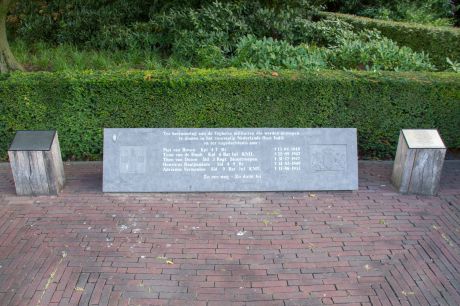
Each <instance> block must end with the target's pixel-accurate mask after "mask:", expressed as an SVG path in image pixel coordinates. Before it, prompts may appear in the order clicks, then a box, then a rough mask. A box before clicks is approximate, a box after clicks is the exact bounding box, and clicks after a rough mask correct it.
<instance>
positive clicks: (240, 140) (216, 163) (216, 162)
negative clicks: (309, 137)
mask: <svg viewBox="0 0 460 306" xmlns="http://www.w3.org/2000/svg"><path fill="white" fill-rule="evenodd" d="M299 135H300V133H299V132H294V131H292V132H289V131H288V132H286V131H261V130H258V131H193V132H185V131H163V136H164V137H172V138H175V139H173V140H172V141H169V143H174V144H175V146H174V147H172V146H168V147H163V148H162V171H163V172H175V173H180V172H184V173H187V172H199V173H203V179H205V180H231V179H244V180H246V179H251V180H257V179H262V176H263V172H264V171H263V170H266V169H264V166H265V165H263V164H262V161H261V156H260V155H261V153H262V154H267V153H268V154H271V155H270V160H271V162H270V164H269V165H268V166H269V167H270V168H271V169H269V170H273V171H283V172H289V171H300V170H301V165H302V162H301V159H302V149H301V147H299V146H285V147H282V146H275V147H273V148H272V150H271V151H270V152H260V150H253V148H258V147H260V146H261V145H263V146H273V145H274V144H277V143H279V142H283V141H284V140H285V139H286V138H287V137H296V136H299ZM178 144H179V145H181V146H178ZM241 147H244V149H243V148H241ZM270 172H271V171H270Z"/></svg>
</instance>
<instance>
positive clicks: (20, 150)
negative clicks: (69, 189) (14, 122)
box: [8, 131, 65, 196]
mask: <svg viewBox="0 0 460 306" xmlns="http://www.w3.org/2000/svg"><path fill="white" fill-rule="evenodd" d="M8 156H9V159H10V165H11V170H12V172H13V177H14V184H15V186H16V193H17V194H18V195H33V196H35V195H57V194H58V193H59V192H60V191H61V189H62V188H63V186H64V182H65V176H64V166H63V164H62V157H61V149H60V147H59V140H58V134H57V132H56V131H17V132H16V135H15V137H14V140H13V142H12V143H11V146H10V148H9V150H8Z"/></svg>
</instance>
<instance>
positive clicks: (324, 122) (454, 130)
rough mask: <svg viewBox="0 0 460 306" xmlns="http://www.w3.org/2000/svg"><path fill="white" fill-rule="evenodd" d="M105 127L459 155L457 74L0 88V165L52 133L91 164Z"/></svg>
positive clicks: (62, 80)
mask: <svg viewBox="0 0 460 306" xmlns="http://www.w3.org/2000/svg"><path fill="white" fill-rule="evenodd" d="M104 127H356V128H357V129H358V133H359V150H360V154H361V157H362V158H388V157H390V156H392V155H393V154H394V153H395V146H396V142H397V138H398V135H399V130H400V129H401V128H438V129H439V130H440V133H441V135H442V137H443V138H444V140H445V142H446V144H447V145H448V146H449V147H451V148H459V147H460V137H459V131H460V74H453V73H394V72H393V73H370V72H345V71H321V72H309V73H306V72H305V73H300V72H292V71H284V72H280V73H279V75H278V74H274V75H272V74H271V73H270V72H260V71H259V72H257V71H244V70H233V69H232V70H190V71H167V70H165V71H155V72H154V71H148V72H146V71H124V72H80V73H76V72H72V73H48V72H41V73H14V74H11V75H10V76H8V77H2V78H1V79H0V159H2V160H6V158H7V154H6V151H7V147H8V145H9V144H10V142H11V141H12V138H13V136H14V132H15V130H23V129H57V130H58V131H59V138H60V142H61V148H62V152H63V156H64V158H66V159H69V158H71V159H78V160H83V159H100V158H101V154H102V142H103V141H102V129H103V128H104Z"/></svg>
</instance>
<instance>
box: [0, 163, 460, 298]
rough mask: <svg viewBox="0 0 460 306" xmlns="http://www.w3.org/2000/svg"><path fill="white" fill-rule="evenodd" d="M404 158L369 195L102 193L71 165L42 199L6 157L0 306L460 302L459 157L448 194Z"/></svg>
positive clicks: (372, 168) (94, 172) (373, 178)
mask: <svg viewBox="0 0 460 306" xmlns="http://www.w3.org/2000/svg"><path fill="white" fill-rule="evenodd" d="M391 166H392V165H391V163H388V162H361V163H360V189H359V191H357V192H330V193H326V192H321V193H320V192H318V193H307V192H298V193H291V192H290V193H191V194H103V193H102V192H101V184H102V182H101V180H102V169H101V168H102V167H101V163H72V164H68V165H66V167H65V171H66V174H67V179H68V182H67V186H66V188H65V189H64V192H63V193H62V194H61V195H60V196H58V197H37V198H32V197H17V196H15V194H14V186H13V180H12V176H11V173H10V170H9V166H8V164H0V305H78V304H80V305H139V304H147V305H208V306H211V305H218V306H225V305H266V306H270V305H286V306H288V305H289V306H290V305H292V306H294V305H322V304H347V305H459V304H460V162H458V161H449V162H447V163H446V164H445V171H444V173H443V179H442V183H441V184H442V187H441V192H440V195H439V196H438V197H418V196H407V195H399V194H398V193H396V192H395V189H394V188H393V187H391V185H390V183H389V176H390V173H391Z"/></svg>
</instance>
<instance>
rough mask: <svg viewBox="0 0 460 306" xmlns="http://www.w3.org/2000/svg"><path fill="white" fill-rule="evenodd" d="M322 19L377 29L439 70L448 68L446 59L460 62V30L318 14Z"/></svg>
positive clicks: (337, 14)
mask: <svg viewBox="0 0 460 306" xmlns="http://www.w3.org/2000/svg"><path fill="white" fill-rule="evenodd" d="M320 15H321V16H323V17H329V18H339V19H341V20H343V21H346V22H348V23H351V24H352V25H353V26H354V27H355V28H356V29H357V30H363V29H377V30H379V31H380V32H382V34H383V35H384V36H386V37H388V38H390V39H392V40H393V41H395V42H397V43H398V44H399V45H400V46H407V47H410V48H411V49H412V50H414V51H417V52H421V51H424V52H426V53H428V54H429V55H430V58H431V59H432V62H433V64H435V65H436V66H437V67H438V68H440V69H442V68H448V67H449V65H448V64H447V61H446V57H449V58H450V59H451V60H455V61H460V29H459V28H454V27H434V26H427V25H421V24H415V23H406V22H395V21H387V20H378V19H371V18H366V17H358V16H355V15H347V14H340V13H326V12H322V13H320Z"/></svg>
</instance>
